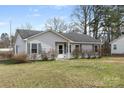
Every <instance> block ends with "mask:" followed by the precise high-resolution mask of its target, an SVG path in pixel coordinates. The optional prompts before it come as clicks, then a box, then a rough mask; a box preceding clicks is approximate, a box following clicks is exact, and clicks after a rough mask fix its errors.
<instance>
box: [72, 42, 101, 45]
mask: <svg viewBox="0 0 124 93" xmlns="http://www.w3.org/2000/svg"><path fill="white" fill-rule="evenodd" d="M72 43H75V44H76V43H79V44H101V45H102V44H103V43H102V42H72Z"/></svg>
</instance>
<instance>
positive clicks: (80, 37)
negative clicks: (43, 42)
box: [16, 29, 100, 42]
mask: <svg viewBox="0 0 124 93" xmlns="http://www.w3.org/2000/svg"><path fill="white" fill-rule="evenodd" d="M16 31H17V32H18V33H19V34H20V35H21V37H22V39H25V38H28V37H30V36H33V35H36V34H38V33H41V32H43V31H36V30H24V29H17V30H16ZM59 34H61V35H63V36H64V37H66V38H68V39H70V40H72V41H74V42H100V40H97V39H94V38H93V37H91V36H88V35H85V34H80V33H76V32H70V33H59Z"/></svg>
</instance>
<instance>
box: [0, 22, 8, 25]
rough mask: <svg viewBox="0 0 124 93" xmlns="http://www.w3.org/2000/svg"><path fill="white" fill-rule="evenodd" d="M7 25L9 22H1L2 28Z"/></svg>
mask: <svg viewBox="0 0 124 93" xmlns="http://www.w3.org/2000/svg"><path fill="white" fill-rule="evenodd" d="M6 25H8V23H7V22H0V26H6Z"/></svg>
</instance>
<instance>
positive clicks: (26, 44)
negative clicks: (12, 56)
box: [25, 40, 28, 54]
mask: <svg viewBox="0 0 124 93" xmlns="http://www.w3.org/2000/svg"><path fill="white" fill-rule="evenodd" d="M25 43H26V45H25V53H26V54H27V52H28V51H27V40H26V41H25Z"/></svg>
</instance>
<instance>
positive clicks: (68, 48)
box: [55, 42, 101, 59]
mask: <svg viewBox="0 0 124 93" xmlns="http://www.w3.org/2000/svg"><path fill="white" fill-rule="evenodd" d="M55 46H56V47H55V50H56V51H57V58H58V59H61V58H65V59H66V58H67V59H69V58H73V57H74V51H75V50H78V51H77V52H79V54H80V57H81V56H82V55H83V54H85V53H87V54H88V53H90V54H93V53H94V54H97V55H99V56H101V45H100V44H85V43H84V44H83V43H71V42H56V43H55Z"/></svg>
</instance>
